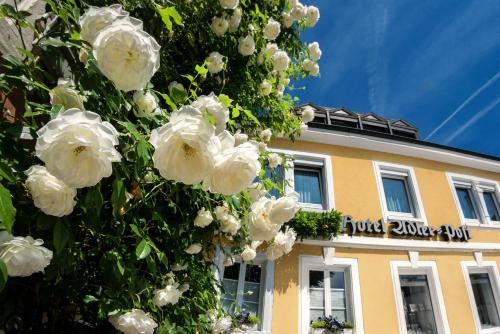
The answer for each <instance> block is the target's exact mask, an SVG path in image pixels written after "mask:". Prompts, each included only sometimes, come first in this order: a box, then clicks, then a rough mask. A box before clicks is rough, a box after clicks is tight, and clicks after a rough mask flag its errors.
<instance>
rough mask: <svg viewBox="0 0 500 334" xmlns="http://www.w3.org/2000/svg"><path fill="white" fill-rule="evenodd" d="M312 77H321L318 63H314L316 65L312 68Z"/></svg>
mask: <svg viewBox="0 0 500 334" xmlns="http://www.w3.org/2000/svg"><path fill="white" fill-rule="evenodd" d="M310 73H311V75H314V76H317V75H319V65H318V63H314V65H313V66H312V68H311V72H310Z"/></svg>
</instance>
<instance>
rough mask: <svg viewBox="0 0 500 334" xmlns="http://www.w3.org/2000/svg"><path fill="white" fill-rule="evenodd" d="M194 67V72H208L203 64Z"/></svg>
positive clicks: (202, 73)
mask: <svg viewBox="0 0 500 334" xmlns="http://www.w3.org/2000/svg"><path fill="white" fill-rule="evenodd" d="M194 69H195V70H196V73H198V74H199V75H202V76H203V75H205V74H207V73H208V68H207V67H206V66H205V65H203V66H200V65H196V67H195V68H194Z"/></svg>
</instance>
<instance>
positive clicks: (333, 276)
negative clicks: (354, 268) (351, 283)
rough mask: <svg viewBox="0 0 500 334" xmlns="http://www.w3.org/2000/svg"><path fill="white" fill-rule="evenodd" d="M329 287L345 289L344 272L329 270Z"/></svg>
mask: <svg viewBox="0 0 500 334" xmlns="http://www.w3.org/2000/svg"><path fill="white" fill-rule="evenodd" d="M330 288H332V289H345V281H344V272H343V271H331V272H330Z"/></svg>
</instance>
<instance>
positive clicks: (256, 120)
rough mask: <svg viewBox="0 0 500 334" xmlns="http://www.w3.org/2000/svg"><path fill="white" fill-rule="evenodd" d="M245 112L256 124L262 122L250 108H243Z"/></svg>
mask: <svg viewBox="0 0 500 334" xmlns="http://www.w3.org/2000/svg"><path fill="white" fill-rule="evenodd" d="M243 112H244V113H245V115H247V117H248V118H250V119H251V120H252V121H254V122H255V123H256V124H260V122H259V120H258V119H257V117H255V116H254V114H252V112H251V111H250V110H248V109H243Z"/></svg>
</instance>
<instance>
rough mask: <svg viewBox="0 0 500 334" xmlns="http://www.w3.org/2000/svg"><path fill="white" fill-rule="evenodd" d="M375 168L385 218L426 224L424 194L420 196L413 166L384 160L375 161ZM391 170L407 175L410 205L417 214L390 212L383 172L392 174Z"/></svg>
mask: <svg viewBox="0 0 500 334" xmlns="http://www.w3.org/2000/svg"><path fill="white" fill-rule="evenodd" d="M373 170H374V172H375V180H376V183H377V190H378V195H379V199H380V206H381V208H382V216H383V217H384V219H386V220H387V219H405V220H414V221H419V222H423V223H424V225H427V217H426V215H425V209H424V205H423V202H422V196H420V189H419V187H418V182H417V176H416V174H415V170H414V169H413V167H411V166H405V165H400V164H394V163H388V162H382V161H373ZM391 171H392V172H397V173H401V174H404V176H405V177H406V179H407V186H408V188H409V192H410V194H409V195H410V198H409V199H408V200H409V201H410V205H411V206H412V208H413V211H414V214H415V215H406V214H401V213H397V212H390V211H389V210H388V208H387V203H386V199H385V191H384V185H383V183H382V174H390V173H391Z"/></svg>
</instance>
